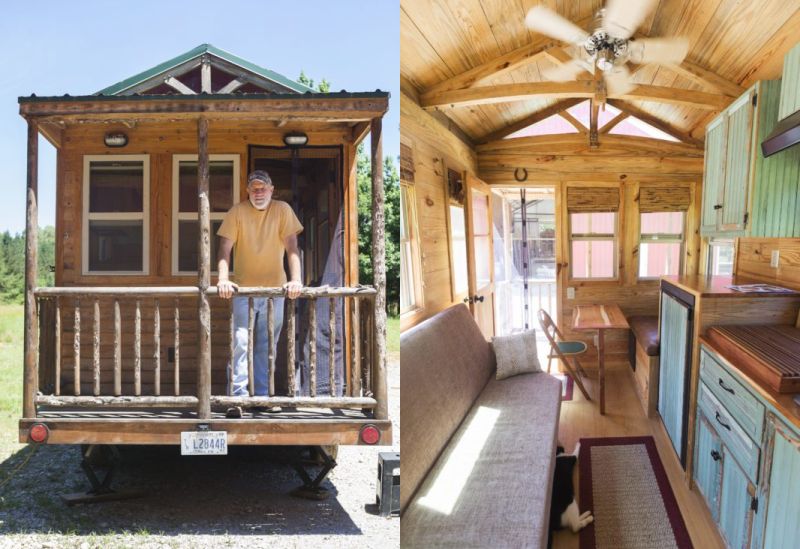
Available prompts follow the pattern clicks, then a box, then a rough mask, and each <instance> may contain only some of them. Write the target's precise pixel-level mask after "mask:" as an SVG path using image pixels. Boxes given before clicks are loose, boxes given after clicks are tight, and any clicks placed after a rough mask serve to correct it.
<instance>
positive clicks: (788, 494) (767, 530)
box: [763, 414, 800, 549]
mask: <svg viewBox="0 0 800 549" xmlns="http://www.w3.org/2000/svg"><path fill="white" fill-rule="evenodd" d="M766 449H767V451H766V455H767V459H766V462H765V467H764V470H765V474H764V477H765V479H764V482H765V485H764V490H763V494H764V496H763V497H765V498H766V506H765V507H766V517H765V525H764V536H763V539H764V545H763V547H765V548H769V549H783V548H786V549H790V548H796V547H798V545H799V544H800V435H799V434H798V433H797V431H795V430H793V429H791V428H789V427H788V426H787V425H786V424H785V423H784V422H783V421H781V420H780V419H779V418H778V417H776V416H774V415H772V414H770V415H769V419H768V421H767V440H766Z"/></svg>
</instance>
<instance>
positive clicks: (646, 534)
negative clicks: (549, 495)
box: [578, 436, 692, 549]
mask: <svg viewBox="0 0 800 549" xmlns="http://www.w3.org/2000/svg"><path fill="white" fill-rule="evenodd" d="M580 442H581V450H580V455H579V456H578V464H579V467H580V489H579V496H580V498H579V500H578V501H579V508H580V511H581V512H583V511H586V510H591V511H592V514H593V515H594V522H593V523H592V524H590V525H589V526H587V527H586V528H584V529H583V530H581V533H580V547H581V549H594V548H598V549H607V548H608V549H610V548H614V549H638V548H645V547H647V548H652V547H676V548H678V549H684V548H691V547H692V542H691V539H690V538H689V532H688V531H687V530H686V524H685V523H684V521H683V517H682V516H681V512H680V509H679V508H678V502H677V501H676V499H675V494H673V493H672V488H671V487H670V485H669V479H668V478H667V473H666V471H664V466H663V464H662V463H661V459H660V458H659V457H658V451H657V450H656V444H655V441H654V440H653V437H649V436H647V437H619V438H582V439H581V441H580ZM593 472H596V474H593Z"/></svg>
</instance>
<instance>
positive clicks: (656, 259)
mask: <svg viewBox="0 0 800 549" xmlns="http://www.w3.org/2000/svg"><path fill="white" fill-rule="evenodd" d="M690 202H691V190H690V189H689V187H686V186H683V187H681V186H670V187H666V186H651V187H647V186H642V187H641V188H640V189H639V213H640V218H639V228H640V229H639V234H640V236H639V278H658V277H660V276H664V275H677V274H680V273H681V272H682V268H683V251H684V242H685V229H684V227H685V221H686V214H685V212H686V211H687V210H688V209H689V204H690Z"/></svg>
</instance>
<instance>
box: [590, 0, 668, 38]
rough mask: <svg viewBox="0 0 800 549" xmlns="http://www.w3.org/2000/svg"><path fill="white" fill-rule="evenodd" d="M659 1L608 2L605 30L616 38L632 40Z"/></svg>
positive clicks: (612, 0) (613, 0)
mask: <svg viewBox="0 0 800 549" xmlns="http://www.w3.org/2000/svg"><path fill="white" fill-rule="evenodd" d="M657 3H658V0H608V3H607V4H606V9H605V15H603V29H604V30H605V31H606V32H607V33H608V34H610V35H611V36H613V37H614V38H622V39H623V40H624V39H626V38H630V37H631V36H633V33H634V32H636V29H637V28H638V27H639V25H641V24H642V21H644V19H645V17H647V16H648V14H649V13H650V12H651V11H653V8H655V6H656V4H657Z"/></svg>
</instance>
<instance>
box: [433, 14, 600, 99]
mask: <svg viewBox="0 0 800 549" xmlns="http://www.w3.org/2000/svg"><path fill="white" fill-rule="evenodd" d="M592 19H593V18H592V17H586V18H584V19H581V20H580V21H576V22H575V24H576V25H578V26H579V27H581V28H585V27H586V26H588V25H589V24H591V22H592ZM557 47H559V46H558V42H557V41H554V40H552V39H549V38H546V37H541V38H539V39H537V40H535V41H534V42H531V43H530V44H527V45H525V46H522V47H519V48H517V49H515V50H512V51H510V52H508V53H506V54H504V55H501V56H500V57H496V58H495V59H492V60H491V61H487V62H486V63H482V64H480V65H478V66H476V67H473V68H471V69H469V70H468V71H465V72H462V73H461V74H458V75H456V76H453V77H452V78H448V79H447V80H444V81H443V82H439V83H438V84H435V85H433V86H431V87H429V88H427V89H425V90H424V92H423V94H425V93H435V92H440V91H445V90H458V89H462V88H469V87H470V86H474V85H475V84H476V83H477V82H479V81H481V80H484V79H486V78H491V77H495V76H500V75H501V74H505V73H507V72H509V71H512V70H514V69H517V68H519V67H522V66H524V65H527V64H529V63H532V62H534V61H536V60H537V59H538V58H539V56H540V55H541V54H543V53H545V52H546V51H547V50H548V49H550V48H557ZM559 49H560V48H559ZM554 55H558V53H556V54H554Z"/></svg>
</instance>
